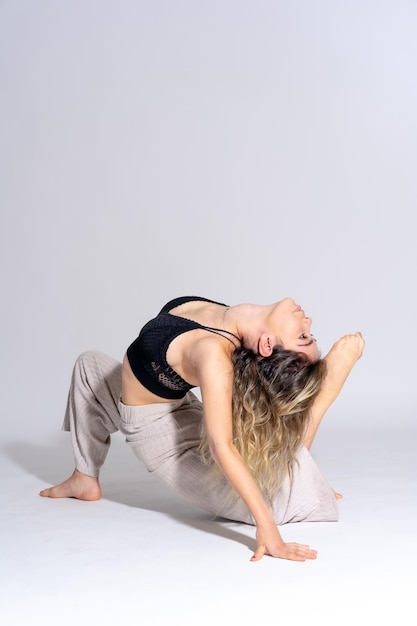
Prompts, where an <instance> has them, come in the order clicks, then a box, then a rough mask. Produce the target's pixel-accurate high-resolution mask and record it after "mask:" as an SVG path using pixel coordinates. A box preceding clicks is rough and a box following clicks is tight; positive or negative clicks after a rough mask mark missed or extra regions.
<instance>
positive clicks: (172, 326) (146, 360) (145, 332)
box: [126, 296, 240, 400]
mask: <svg viewBox="0 0 417 626" xmlns="http://www.w3.org/2000/svg"><path fill="white" fill-rule="evenodd" d="M195 301H202V302H209V303H212V304H219V305H221V306H227V305H226V304H222V303H221V302H215V301H214V300H209V299H208V298H200V297H199V296H184V297H182V298H175V299H174V300H170V302H168V303H167V304H166V305H165V306H164V307H163V308H162V309H161V311H160V312H159V313H158V315H157V316H156V317H154V318H153V319H151V320H150V321H149V322H148V323H147V324H145V326H144V327H143V328H142V330H141V331H140V333H139V336H138V337H137V338H136V339H135V341H133V343H131V344H130V346H129V347H128V349H127V353H126V354H127V358H128V361H129V364H130V367H131V369H132V372H133V374H134V375H135V376H136V378H137V379H138V380H139V382H141V383H142V385H143V386H144V387H146V389H148V390H149V391H151V392H152V393H154V394H156V395H157V396H159V397H161V398H167V399H172V400H176V399H179V398H183V397H184V396H185V394H186V393H187V392H188V391H189V390H190V389H192V388H193V387H194V386H195V385H190V384H189V383H187V381H185V380H184V379H183V378H182V377H181V376H180V375H179V374H177V372H175V371H174V370H173V369H172V368H171V367H170V366H169V365H168V363H167V360H166V353H167V350H168V347H169V345H170V343H171V341H172V340H173V339H175V337H178V335H181V334H183V333H186V332H188V331H190V330H196V329H203V330H207V331H208V332H211V333H215V334H217V335H220V336H222V337H224V338H225V339H228V340H229V341H232V339H231V338H230V336H232V337H234V338H235V339H237V340H238V342H239V343H240V339H239V337H237V335H234V334H233V333H231V332H229V331H227V330H222V329H220V328H211V327H210V326H203V325H202V324H199V323H198V322H194V321H193V320H189V319H186V318H184V317H179V316H177V315H172V314H171V313H170V312H169V311H171V310H172V309H174V308H175V307H177V306H180V305H181V304H184V303H185V302H195ZM232 343H233V345H235V344H234V342H233V341H232Z"/></svg>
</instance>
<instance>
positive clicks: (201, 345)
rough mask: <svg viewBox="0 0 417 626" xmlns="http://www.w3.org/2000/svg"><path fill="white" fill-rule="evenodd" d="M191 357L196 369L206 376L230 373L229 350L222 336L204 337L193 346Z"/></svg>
mask: <svg viewBox="0 0 417 626" xmlns="http://www.w3.org/2000/svg"><path fill="white" fill-rule="evenodd" d="M192 358H193V360H194V366H195V368H196V371H197V372H198V373H199V374H200V375H204V376H207V375H209V374H211V375H219V374H223V375H225V374H232V372H233V364H232V358H231V350H230V348H229V346H228V345H227V343H226V342H225V341H224V339H223V338H220V337H217V336H209V337H204V338H202V339H200V340H199V341H197V342H196V343H195V344H194V346H193V354H192Z"/></svg>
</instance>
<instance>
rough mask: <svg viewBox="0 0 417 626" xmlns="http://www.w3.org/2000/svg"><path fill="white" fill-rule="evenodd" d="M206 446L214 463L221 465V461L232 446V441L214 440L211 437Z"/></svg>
mask: <svg viewBox="0 0 417 626" xmlns="http://www.w3.org/2000/svg"><path fill="white" fill-rule="evenodd" d="M208 446H209V450H210V454H211V458H212V459H213V461H214V462H215V463H216V465H219V466H220V467H222V464H223V463H222V462H223V459H224V457H225V455H227V454H228V453H229V454H230V452H231V451H232V448H234V445H233V442H232V441H225V442H218V441H214V440H213V439H211V440H209V441H208Z"/></svg>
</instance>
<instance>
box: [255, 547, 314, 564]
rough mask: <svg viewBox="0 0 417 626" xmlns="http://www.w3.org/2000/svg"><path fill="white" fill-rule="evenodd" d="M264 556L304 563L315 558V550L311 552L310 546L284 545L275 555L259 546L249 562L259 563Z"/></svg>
mask: <svg viewBox="0 0 417 626" xmlns="http://www.w3.org/2000/svg"><path fill="white" fill-rule="evenodd" d="M265 554H268V555H269V556H273V557H276V558H280V559H287V560H289V561H306V560H312V559H316V558H317V550H311V549H310V546H307V545H304V544H301V543H286V544H284V546H283V548H282V549H280V550H279V551H277V552H275V553H272V552H270V551H268V550H267V548H266V546H264V545H260V546H258V547H257V548H256V550H255V553H254V555H253V556H252V557H251V559H250V560H251V561H260V560H261V558H262V557H263V556H264V555H265Z"/></svg>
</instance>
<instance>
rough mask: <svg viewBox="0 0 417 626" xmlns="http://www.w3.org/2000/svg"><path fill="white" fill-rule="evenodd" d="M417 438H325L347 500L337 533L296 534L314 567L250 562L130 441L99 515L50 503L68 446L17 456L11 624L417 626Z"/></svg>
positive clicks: (328, 528) (95, 509) (22, 450)
mask: <svg viewBox="0 0 417 626" xmlns="http://www.w3.org/2000/svg"><path fill="white" fill-rule="evenodd" d="M416 433H417V430H414V432H410V431H409V429H405V428H404V429H401V428H399V429H397V430H395V431H393V432H377V433H375V432H371V430H369V432H366V433H364V432H363V431H362V432H359V430H352V431H350V432H347V433H345V434H344V435H343V436H342V434H341V432H337V431H336V430H330V429H327V430H324V432H322V433H321V437H320V438H319V440H317V442H316V444H315V448H314V454H315V457H316V459H317V460H318V463H319V465H320V467H321V469H322V470H323V473H324V474H325V476H326V477H327V479H328V480H329V482H330V483H331V484H332V485H333V486H334V487H335V488H336V489H337V490H339V491H341V492H342V493H343V494H344V500H343V501H342V502H341V505H340V521H339V522H337V523H310V524H308V523H304V524H292V525H288V526H285V527H283V528H282V534H283V535H284V537H285V538H286V539H287V540H289V541H300V542H303V543H309V544H310V545H311V546H312V547H314V548H316V549H317V550H318V552H319V555H318V558H317V560H316V561H311V562H306V563H292V562H289V561H282V560H276V559H272V558H267V557H265V558H264V559H263V560H262V561H260V562H259V563H250V562H249V558H250V556H251V554H252V552H251V551H252V549H253V547H254V529H253V528H252V527H248V526H244V525H243V524H236V523H231V522H227V521H224V520H219V521H214V520H212V519H210V517H209V516H208V515H206V514H205V513H204V512H201V511H200V510H198V509H196V508H194V507H193V506H192V505H190V504H188V503H187V502H184V501H183V500H181V499H180V498H178V497H177V496H176V495H175V494H172V493H171V492H169V491H168V490H167V489H166V488H165V487H164V486H163V485H161V484H160V483H159V482H157V481H156V480H155V479H154V478H153V477H152V476H150V475H148V474H146V472H145V471H144V470H143V468H142V467H141V465H140V464H139V463H138V462H137V461H136V459H135V458H134V457H133V455H132V454H131V452H130V450H129V449H128V447H127V446H126V445H125V444H124V442H123V441H122V439H121V437H119V436H117V435H116V436H115V437H114V439H113V446H112V449H111V452H110V454H109V457H108V460H107V463H106V465H105V468H104V470H103V474H102V487H103V494H104V497H103V499H102V500H101V501H99V502H92V503H86V502H79V501H77V500H50V499H46V498H40V497H39V496H38V495H37V494H38V491H39V490H40V489H41V488H43V487H44V486H47V485H50V484H53V483H56V482H58V481H60V480H61V479H63V478H64V477H66V475H67V474H69V472H70V471H71V470H72V455H71V450H70V442H69V437H68V435H67V434H65V433H57V435H56V437H54V438H51V440H50V441H44V442H42V443H39V442H38V443H36V442H35V443H34V442H33V441H32V442H29V441H24V440H22V441H16V442H15V443H9V444H8V445H5V446H4V448H3V452H4V454H3V460H2V467H1V469H2V472H1V475H2V477H3V478H2V482H1V489H2V509H3V512H2V514H1V524H2V530H1V570H2V579H1V581H0V588H1V590H0V617H1V623H2V624H4V625H7V626H14V625H15V624H16V625H17V624H19V625H22V626H23V625H25V624H31V625H36V624H43V625H50V624H51V625H52V624H54V625H55V624H69V623H74V624H77V626H83V625H84V624H89V625H91V624H92V625H95V624H113V623H116V622H117V623H119V624H120V623H132V624H145V625H148V624H159V623H161V624H162V623H169V624H173V625H177V624H178V625H180V624H181V625H182V626H187V625H188V624H190V625H191V624H193V625H194V624H220V625H222V624H235V623H236V624H253V623H265V624H281V623H284V622H283V621H282V620H285V622H287V623H289V624H292V625H298V624H306V623H313V624H334V623H337V622H340V623H343V624H344V623H352V624H359V625H362V624H364V625H365V624H366V625H374V624H379V623H381V622H384V623H385V621H387V623H393V624H396V625H397V624H401V625H402V626H408V625H410V626H414V625H417V601H416V591H417V573H416V572H417V539H416V526H417V504H416V502H417V489H416V487H417V472H416V462H415V450H414V449H415V441H416Z"/></svg>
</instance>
